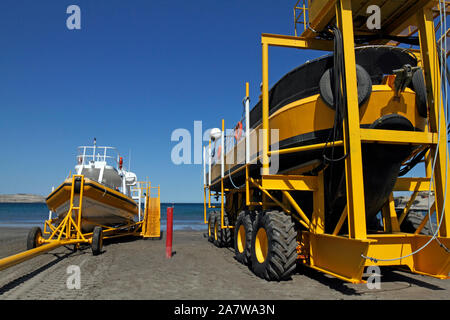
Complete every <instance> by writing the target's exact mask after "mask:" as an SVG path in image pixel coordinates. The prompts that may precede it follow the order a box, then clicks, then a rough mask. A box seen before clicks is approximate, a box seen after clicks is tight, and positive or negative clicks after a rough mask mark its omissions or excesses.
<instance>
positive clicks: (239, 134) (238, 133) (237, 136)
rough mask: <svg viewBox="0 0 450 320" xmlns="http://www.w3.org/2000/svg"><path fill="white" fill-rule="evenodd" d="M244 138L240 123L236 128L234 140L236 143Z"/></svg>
mask: <svg viewBox="0 0 450 320" xmlns="http://www.w3.org/2000/svg"><path fill="white" fill-rule="evenodd" d="M241 137H242V122H240V121H239V122H238V123H237V124H236V127H234V138H235V139H236V142H238V141H239V139H241Z"/></svg>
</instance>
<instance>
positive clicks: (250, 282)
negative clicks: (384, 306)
mask: <svg viewBox="0 0 450 320" xmlns="http://www.w3.org/2000/svg"><path fill="white" fill-rule="evenodd" d="M27 232H28V230H25V229H18V228H16V229H13V228H0V258H3V257H5V256H8V255H11V254H14V253H17V252H19V251H22V250H25V246H26V235H27ZM103 250H104V252H103V253H102V254H101V255H99V256H92V254H91V249H90V248H89V247H85V248H82V249H81V250H78V251H76V252H73V251H72V250H71V248H65V247H61V248H58V249H55V250H54V251H52V252H50V253H46V254H43V255H41V256H38V257H35V258H33V259H32V260H29V261H26V262H24V263H22V264H19V265H16V266H13V267H11V268H9V269H6V270H3V271H0V300H3V299H46V300H47V299H86V300H95V299H107V300H109V299H119V300H128V299H133V300H137V299H167V300H173V299H177V300H178V299H183V300H184V299H189V300H192V299H194V300H197V299H202V300H213V299H221V300H222V299H232V300H236V299H243V300H266V299H278V300H280V299H281V300H285V299H288V300H291V299H295V300H298V299H299V300H303V299H306V300H317V299H327V300H328V299H331V300H339V299H352V300H353V299H396V300H397V299H399V300H415V299H420V300H422V299H424V300H426V299H436V300H450V294H449V293H450V280H439V279H434V278H430V277H426V276H420V275H414V274H410V273H408V272H403V271H398V270H394V269H390V268H382V269H381V271H382V279H381V281H382V282H381V289H373V290H370V289H368V288H367V286H366V285H365V284H349V283H346V282H343V281H341V280H339V279H336V278H333V277H331V276H327V275H324V274H323V273H320V272H316V271H314V270H311V269H309V268H306V267H299V268H298V270H297V272H296V273H295V274H294V276H293V277H292V279H291V280H288V281H284V282H267V281H265V280H262V279H260V278H258V277H256V276H255V275H254V274H253V273H252V272H251V271H250V270H249V269H248V267H246V266H244V265H242V264H239V263H238V262H237V261H236V260H235V259H234V252H233V250H232V249H231V248H216V247H215V246H214V245H213V244H211V243H210V242H208V241H207V239H206V238H205V237H204V232H199V231H176V232H175V233H174V239H173V251H174V255H173V257H172V258H171V259H166V257H165V238H163V239H162V240H160V241H157V240H156V241H152V240H143V239H140V238H126V239H120V240H115V241H109V242H106V243H105V244H104V247H103ZM71 265H75V266H79V268H80V276H81V277H80V278H81V288H80V289H68V288H67V285H66V282H67V279H68V278H69V276H70V273H67V271H68V267H69V266H71ZM69 271H70V269H69Z"/></svg>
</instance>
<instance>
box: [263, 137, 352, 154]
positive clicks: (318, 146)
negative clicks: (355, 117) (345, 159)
mask: <svg viewBox="0 0 450 320" xmlns="http://www.w3.org/2000/svg"><path fill="white" fill-rule="evenodd" d="M343 145H344V142H343V141H342V140H338V141H334V142H324V143H317V144H313V145H310V146H302V147H294V148H288V149H281V150H272V151H270V152H269V155H273V154H286V153H294V152H300V151H308V150H316V149H322V148H325V147H328V148H331V147H340V146H343Z"/></svg>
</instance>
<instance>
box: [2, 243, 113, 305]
mask: <svg viewBox="0 0 450 320" xmlns="http://www.w3.org/2000/svg"><path fill="white" fill-rule="evenodd" d="M111 262H112V258H111V256H110V255H108V254H107V253H106V252H104V253H102V254H101V255H99V256H92V254H91V250H90V248H89V247H84V248H81V250H78V251H76V252H73V251H72V250H70V249H67V248H64V247H61V248H58V249H56V250H54V251H52V252H51V253H49V254H46V255H43V256H39V257H36V258H34V259H31V260H30V261H27V262H26V263H23V264H20V265H17V266H14V267H12V268H11V269H12V270H10V272H9V273H8V274H7V275H6V277H5V278H3V277H2V280H1V282H0V299H33V300H34V299H45V300H53V299H95V293H93V292H95V291H96V290H95V288H96V287H99V286H101V285H102V284H103V283H104V281H105V277H106V274H107V271H108V269H109V266H110V265H111ZM71 265H75V266H79V267H80V280H81V288H80V289H68V288H67V279H68V278H69V277H70V276H71V273H67V271H68V270H67V268H68V267H69V266H71ZM2 276H3V275H2ZM92 289H94V290H92Z"/></svg>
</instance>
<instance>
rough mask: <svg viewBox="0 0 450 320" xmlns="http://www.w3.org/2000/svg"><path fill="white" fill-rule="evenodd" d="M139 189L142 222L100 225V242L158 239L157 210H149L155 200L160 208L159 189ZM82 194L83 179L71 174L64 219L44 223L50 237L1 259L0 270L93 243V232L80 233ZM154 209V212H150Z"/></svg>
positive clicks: (144, 183)
mask: <svg viewBox="0 0 450 320" xmlns="http://www.w3.org/2000/svg"><path fill="white" fill-rule="evenodd" d="M78 179H80V181H81V184H80V191H79V192H80V193H79V198H78V199H79V200H78V204H76V203H75V201H74V195H75V181H76V180H78ZM141 185H142V187H141V189H142V190H145V191H146V192H147V193H146V196H147V201H146V205H145V209H144V212H145V214H144V219H143V221H139V222H136V223H130V224H128V225H123V226H120V227H117V228H114V227H109V226H104V225H99V224H97V225H98V226H100V227H102V233H103V239H110V238H117V237H123V236H129V235H135V236H142V237H144V238H159V239H160V237H161V234H160V227H159V226H160V224H159V212H160V210H159V208H158V210H157V209H156V208H153V209H152V208H150V206H149V203H150V202H151V201H150V200H152V199H156V202H157V204H158V206H159V199H160V189H159V186H158V187H151V186H150V182H141ZM152 188H154V189H157V192H156V196H153V197H151V189H152ZM83 191H84V176H83V175H73V176H72V186H71V191H70V207H69V211H68V212H67V214H66V216H65V217H64V219H63V220H62V221H61V222H59V224H58V225H56V226H55V225H54V223H56V222H57V219H49V220H46V221H45V222H44V230H43V234H49V235H50V236H49V237H48V238H44V237H43V236H41V237H40V238H39V239H37V242H38V246H37V247H36V248H34V249H30V250H27V251H24V252H21V253H18V254H15V255H12V256H9V257H6V258H3V259H0V270H4V269H6V268H9V267H11V266H13V265H16V264H18V263H21V262H23V261H26V260H29V259H31V258H33V257H35V256H37V255H40V254H42V253H45V252H48V251H51V250H53V249H55V248H58V247H61V246H65V245H72V244H73V245H75V246H76V247H77V248H78V247H79V246H80V244H92V235H93V234H92V232H89V233H83V232H82V231H81V217H82V214H83ZM152 210H153V211H152ZM155 213H157V214H158V216H157V218H158V221H155V219H153V220H152V221H153V222H157V225H156V226H153V225H152V226H150V224H149V222H150V221H149V219H150V218H151V217H152V214H153V215H155Z"/></svg>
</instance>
